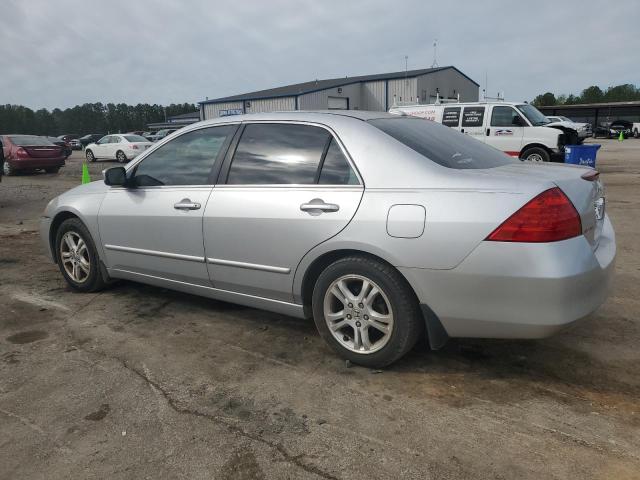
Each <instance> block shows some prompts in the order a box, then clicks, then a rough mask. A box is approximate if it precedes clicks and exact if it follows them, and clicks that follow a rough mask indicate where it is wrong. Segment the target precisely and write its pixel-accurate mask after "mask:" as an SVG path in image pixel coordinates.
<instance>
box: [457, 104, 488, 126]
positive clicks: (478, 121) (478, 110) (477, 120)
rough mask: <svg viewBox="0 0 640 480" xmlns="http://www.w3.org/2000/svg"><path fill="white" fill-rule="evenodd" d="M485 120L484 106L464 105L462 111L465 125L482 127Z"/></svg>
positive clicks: (463, 124)
mask: <svg viewBox="0 0 640 480" xmlns="http://www.w3.org/2000/svg"><path fill="white" fill-rule="evenodd" d="M483 120H484V107H464V111H463V112H462V126H463V127H481V126H482V122H483Z"/></svg>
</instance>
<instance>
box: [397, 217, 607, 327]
mask: <svg viewBox="0 0 640 480" xmlns="http://www.w3.org/2000/svg"><path fill="white" fill-rule="evenodd" d="M615 256H616V245H615V234H614V232H613V228H612V226H611V222H610V221H609V219H608V217H607V218H606V219H605V224H604V227H603V231H602V236H601V238H600V243H599V246H598V248H597V249H596V250H595V251H593V249H592V247H591V245H590V244H589V243H588V242H587V239H586V238H585V237H584V236H580V237H576V238H572V239H569V240H565V241H562V242H554V243H546V244H531V243H529V244H522V243H504V242H482V243H481V244H480V245H479V246H478V247H477V248H476V249H475V250H474V251H473V252H472V253H471V254H470V255H469V256H468V257H467V258H466V259H465V260H464V261H463V262H462V263H461V264H460V265H459V266H457V267H456V268H454V269H452V270H428V269H417V268H400V271H401V272H402V273H403V274H404V275H405V277H406V278H407V280H408V281H409V283H410V284H411V285H412V286H413V288H414V290H415V291H416V294H417V295H418V298H419V300H420V303H421V304H426V305H428V306H429V307H430V308H431V310H432V311H433V312H434V314H435V315H436V316H437V318H438V319H439V320H440V323H441V324H442V326H443V327H444V330H445V331H446V333H447V335H448V336H449V337H484V338H543V337H547V336H549V335H552V334H554V333H556V332H558V331H559V330H561V329H563V328H565V327H567V326H568V325H570V324H571V323H573V322H575V321H577V320H579V319H581V318H583V317H585V316H587V315H588V314H590V313H591V312H593V311H594V310H596V309H597V308H598V307H599V306H600V305H601V304H602V303H603V302H604V300H605V299H606V297H607V294H608V291H609V286H610V283H611V280H612V277H613V270H614V264H615Z"/></svg>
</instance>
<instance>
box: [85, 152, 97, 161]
mask: <svg viewBox="0 0 640 480" xmlns="http://www.w3.org/2000/svg"><path fill="white" fill-rule="evenodd" d="M85 156H86V157H87V162H95V161H96V157H95V155H94V154H93V152H92V151H91V150H87V151H86V152H85Z"/></svg>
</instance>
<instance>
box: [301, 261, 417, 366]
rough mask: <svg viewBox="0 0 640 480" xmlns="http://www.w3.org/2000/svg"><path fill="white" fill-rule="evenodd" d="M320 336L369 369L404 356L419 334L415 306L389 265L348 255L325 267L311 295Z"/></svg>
mask: <svg viewBox="0 0 640 480" xmlns="http://www.w3.org/2000/svg"><path fill="white" fill-rule="evenodd" d="M312 306H313V318H314V321H315V324H316V327H317V329H318V331H319V333H320V335H321V336H322V337H323V338H324V340H325V341H326V342H327V343H328V344H329V345H330V346H331V347H332V348H333V349H334V350H335V351H336V352H337V353H338V354H339V355H340V356H342V357H343V358H345V359H347V360H350V361H351V362H353V363H357V364H360V365H363V366H366V367H370V368H381V367H385V366H387V365H389V364H391V363H393V362H395V361H396V360H398V359H399V358H400V357H402V356H403V355H405V354H406V353H407V352H408V351H409V350H410V349H411V348H412V347H413V346H414V345H415V343H416V341H417V340H418V338H419V337H420V335H421V334H422V331H423V322H422V318H421V315H420V310H419V305H418V302H417V299H416V298H415V295H414V294H413V291H412V290H411V288H410V287H409V285H408V284H407V282H406V281H405V280H404V278H403V277H402V276H401V275H400V274H399V273H398V272H397V270H395V269H394V268H393V267H391V266H390V265H387V264H385V263H382V262H380V261H377V260H374V259H372V258H368V257H364V256H352V257H347V258H343V259H340V260H337V261H336V262H334V263H332V264H331V265H329V266H328V267H327V268H326V269H325V270H324V271H323V272H322V273H321V274H320V277H319V278H318V280H317V282H316V285H315V288H314V291H313V302H312Z"/></svg>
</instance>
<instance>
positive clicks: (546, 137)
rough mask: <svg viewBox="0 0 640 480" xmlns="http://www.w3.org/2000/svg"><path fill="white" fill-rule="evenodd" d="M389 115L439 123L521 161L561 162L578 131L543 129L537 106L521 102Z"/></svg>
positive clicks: (401, 109)
mask: <svg viewBox="0 0 640 480" xmlns="http://www.w3.org/2000/svg"><path fill="white" fill-rule="evenodd" d="M389 113H393V114H396V115H411V116H414V117H420V118H426V119H428V120H433V121H435V122H439V123H442V124H443V125H446V126H448V127H451V128H455V129H456V130H459V131H460V132H462V133H466V134H467V135H471V136H473V137H474V138H477V139H478V140H480V141H481V142H485V143H487V144H489V145H491V146H492V147H495V148H497V149H499V150H502V151H503V152H505V153H506V154H507V155H511V156H513V157H519V158H521V159H523V160H532V161H537V162H549V161H552V160H553V161H564V146H565V145H568V144H572V143H577V132H575V131H574V130H572V129H569V128H566V127H563V126H549V127H546V126H544V125H546V124H548V123H550V122H549V120H547V118H546V117H545V116H544V115H543V114H542V113H541V112H540V111H539V110H538V109H537V108H536V107H534V106H533V105H529V104H527V103H522V102H521V103H514V102H504V101H496V102H470V103H440V104H438V103H436V104H428V105H407V106H394V107H392V108H391V109H390V110H389Z"/></svg>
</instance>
